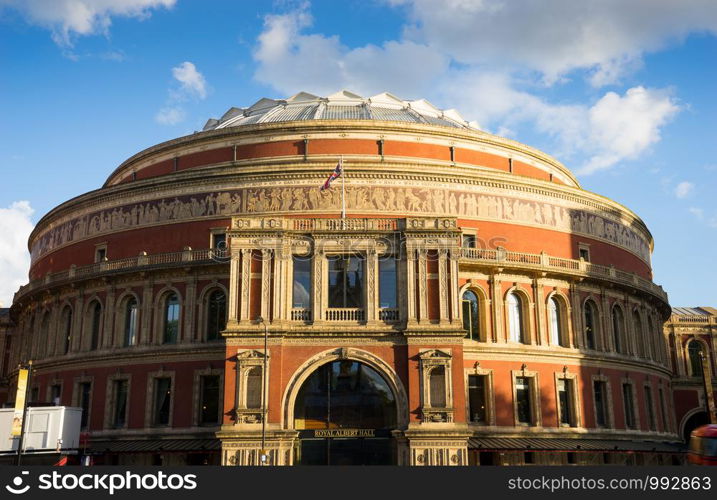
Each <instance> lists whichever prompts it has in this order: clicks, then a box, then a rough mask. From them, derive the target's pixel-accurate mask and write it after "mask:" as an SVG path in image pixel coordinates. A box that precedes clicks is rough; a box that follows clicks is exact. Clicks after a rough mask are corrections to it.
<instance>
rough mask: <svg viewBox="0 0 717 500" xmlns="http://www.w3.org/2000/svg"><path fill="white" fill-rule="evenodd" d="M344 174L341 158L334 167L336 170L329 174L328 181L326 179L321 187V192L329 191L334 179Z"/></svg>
mask: <svg viewBox="0 0 717 500" xmlns="http://www.w3.org/2000/svg"><path fill="white" fill-rule="evenodd" d="M343 173H344V160H343V158H342V159H340V160H339V163H338V164H337V165H336V168H335V169H334V171H333V172H331V175H330V176H329V178H328V179H326V182H324V185H323V186H321V190H322V191H323V190H324V189H329V188H330V187H331V183H332V182H334V179H338V178H339V177H341V174H343Z"/></svg>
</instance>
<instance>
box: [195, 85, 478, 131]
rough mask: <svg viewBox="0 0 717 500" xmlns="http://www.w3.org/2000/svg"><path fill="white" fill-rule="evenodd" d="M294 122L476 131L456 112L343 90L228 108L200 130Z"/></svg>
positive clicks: (418, 103)
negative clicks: (373, 122)
mask: <svg viewBox="0 0 717 500" xmlns="http://www.w3.org/2000/svg"><path fill="white" fill-rule="evenodd" d="M296 120H382V121H395V122H407V123H423V124H429V125H439V126H444V127H454V128H468V129H476V130H477V129H478V124H477V123H475V122H470V123H469V122H467V121H466V120H464V119H463V117H462V116H461V115H460V114H459V113H458V111H456V110H454V109H448V110H441V109H438V108H437V107H435V106H434V105H433V104H431V103H430V102H428V101H426V100H425V99H419V100H417V101H404V100H402V99H399V98H398V97H396V96H394V95H392V94H389V93H388V92H384V93H382V94H378V95H375V96H373V97H361V96H360V95H358V94H354V93H353V92H349V91H347V90H342V91H341V92H337V93H335V94H331V95H330V96H328V97H319V96H315V95H313V94H309V93H306V92H299V93H298V94H295V95H293V96H291V97H289V98H287V99H267V98H263V99H260V100H258V101H257V102H255V103H254V104H253V105H251V106H250V107H248V108H230V109H229V110H228V111H227V112H226V113H224V115H223V116H222V117H221V118H219V119H218V120H217V119H214V118H211V119H209V120H208V121H207V123H206V125H204V129H203V130H216V129H221V128H228V127H240V126H242V125H253V124H255V123H275V122H287V121H296Z"/></svg>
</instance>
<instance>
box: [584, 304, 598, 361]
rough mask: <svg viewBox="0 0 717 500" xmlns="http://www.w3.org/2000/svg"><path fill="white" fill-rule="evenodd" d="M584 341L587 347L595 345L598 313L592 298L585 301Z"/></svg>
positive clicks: (590, 347) (594, 346)
mask: <svg viewBox="0 0 717 500" xmlns="http://www.w3.org/2000/svg"><path fill="white" fill-rule="evenodd" d="M584 308H585V310H584V315H585V343H586V344H587V348H588V349H595V348H596V347H597V340H596V339H597V325H598V314H597V306H596V305H595V303H594V302H593V301H592V300H587V301H585V307H584Z"/></svg>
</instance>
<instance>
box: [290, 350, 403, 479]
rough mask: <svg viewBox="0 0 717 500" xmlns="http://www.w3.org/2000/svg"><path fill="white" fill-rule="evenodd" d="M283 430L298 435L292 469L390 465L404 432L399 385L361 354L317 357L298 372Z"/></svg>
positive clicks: (390, 373)
mask: <svg viewBox="0 0 717 500" xmlns="http://www.w3.org/2000/svg"><path fill="white" fill-rule="evenodd" d="M284 408H285V421H284V424H285V428H290V429H292V430H295V431H297V433H298V435H299V440H298V442H297V445H296V447H295V463H299V464H302V465H320V464H330V465H389V464H395V463H396V461H397V459H396V457H397V451H396V441H395V439H394V437H393V432H394V431H395V430H397V429H400V428H405V427H404V426H405V419H406V418H407V414H406V411H405V408H406V401H405V392H404V391H403V387H402V384H401V383H400V381H399V380H398V379H397V378H396V377H395V373H393V371H392V370H391V369H390V367H388V366H387V365H385V363H383V362H382V361H381V360H380V359H379V358H377V357H375V356H374V355H372V354H370V353H367V352H365V351H359V350H355V349H345V348H344V349H337V350H334V351H327V352H324V353H321V354H319V355H317V356H315V357H313V358H312V359H311V360H309V361H308V362H307V363H305V364H304V365H303V366H302V367H301V369H300V370H298V371H297V374H296V376H295V377H294V379H293V380H292V382H291V383H290V384H289V387H288V390H287V397H286V399H285V406H284Z"/></svg>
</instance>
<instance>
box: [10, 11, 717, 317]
mask: <svg viewBox="0 0 717 500" xmlns="http://www.w3.org/2000/svg"><path fill="white" fill-rule="evenodd" d="M716 34H717V3H716V2H714V1H713V0H681V1H679V2H677V1H670V0H629V1H624V0H620V1H618V0H584V1H581V2H574V1H573V0H525V1H523V2H508V1H505V0H503V1H498V0H442V1H438V0H364V1H356V2H336V1H328V0H321V1H318V0H315V1H313V2H307V1H287V0H284V1H276V2H262V1H215V0H212V1H199V0H0V64H1V68H2V72H1V73H0V75H1V78H0V113H1V115H0V116H1V118H0V137H1V138H2V139H1V140H0V168H2V178H3V181H2V183H1V184H0V186H2V187H1V188H0V232H2V234H3V237H2V239H1V240H0V275H2V276H3V280H2V281H1V282H0V302H3V303H4V304H5V306H7V305H9V303H10V301H11V296H12V293H13V291H14V290H15V289H16V288H17V287H18V286H19V285H20V284H22V283H24V282H25V281H26V273H27V265H28V258H27V255H26V246H25V245H26V239H27V235H28V234H29V231H30V229H31V228H32V225H33V223H35V222H37V220H39V218H40V217H41V216H42V215H43V214H45V213H46V212H47V211H49V210H50V209H52V208H53V207H54V206H56V205H58V204H59V203H61V202H63V201H65V200H67V199H70V198H72V197H73V196H76V195H79V194H82V193H84V192H87V191H89V190H92V189H96V188H98V187H100V186H101V184H102V183H103V182H104V180H105V179H106V177H107V175H108V174H109V173H110V172H111V171H112V170H113V169H114V168H115V167H116V166H117V165H118V164H119V163H121V162H122V161H123V160H124V159H126V158H127V157H128V156H131V155H132V154H134V153H136V152H137V151H139V150H141V149H143V148H145V147H148V146H151V145H153V144H156V143H157V142H160V141H163V140H167V139H171V138H174V137H177V136H180V135H185V134H188V133H191V132H192V131H194V130H200V129H201V128H202V126H203V125H204V122H205V121H206V120H207V119H208V118H210V117H218V116H221V115H222V114H223V113H224V111H226V109H228V108H229V107H230V106H248V105H250V104H252V103H253V102H255V101H256V100H258V99H259V98H261V97H264V96H266V97H274V98H281V97H287V96H289V95H291V94H293V93H295V92H298V91H300V90H306V91H309V92H312V93H317V94H320V95H327V94H328V93H333V92H335V91H337V90H339V89H342V88H347V89H349V90H353V91H355V92H358V93H360V94H363V95H374V94H378V93H380V92H383V91H389V92H392V93H394V94H396V95H398V96H400V97H402V98H404V99H418V98H427V99H428V100H430V101H431V102H433V103H434V104H435V105H436V106H438V107H441V108H456V109H458V110H459V112H460V113H461V114H462V115H463V116H464V117H465V118H466V119H468V120H475V121H477V122H478V123H479V124H480V126H481V128H483V129H485V130H488V131H490V132H493V133H498V134H501V135H505V136H508V137H511V138H514V139H517V140H519V141H521V142H525V143H527V144H529V145H532V146H535V147H538V148H540V149H542V150H544V151H546V152H548V153H550V154H552V155H554V156H556V157H557V158H558V159H559V160H560V161H562V162H563V163H565V164H566V165H567V166H568V167H569V168H571V169H572V170H573V171H575V172H577V173H578V177H579V179H580V182H581V183H582V185H583V187H584V188H586V189H588V190H591V191H594V192H597V193H599V194H602V195H604V196H607V197H609V198H612V199H614V200H616V201H618V202H621V203H623V204H625V205H626V206H628V207H629V208H631V209H632V210H634V211H635V212H636V213H637V214H638V215H639V216H641V217H642V218H643V220H645V222H646V223H647V225H648V227H649V228H650V230H651V231H652V233H653V235H654V237H655V252H654V254H653V267H654V274H655V281H656V282H657V283H659V284H661V285H663V286H664V287H665V289H666V290H667V291H668V293H669V294H670V299H671V302H672V303H673V305H712V306H715V305H717V295H715V294H714V293H713V291H712V283H714V282H715V281H717V266H715V265H714V254H715V251H714V248H715V247H717V202H716V201H715V187H717V155H716V154H715V153H717V127H715V117H716V116H717V85H715V81H717V36H716ZM698 278H699V279H698Z"/></svg>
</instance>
